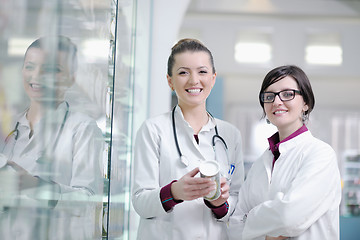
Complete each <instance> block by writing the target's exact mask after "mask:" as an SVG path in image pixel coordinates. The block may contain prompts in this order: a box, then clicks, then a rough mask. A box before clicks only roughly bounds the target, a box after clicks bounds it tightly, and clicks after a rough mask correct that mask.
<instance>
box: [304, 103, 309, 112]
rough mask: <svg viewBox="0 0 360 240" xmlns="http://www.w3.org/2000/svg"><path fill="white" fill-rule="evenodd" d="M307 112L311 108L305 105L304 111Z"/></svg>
mask: <svg viewBox="0 0 360 240" xmlns="http://www.w3.org/2000/svg"><path fill="white" fill-rule="evenodd" d="M307 110H309V106H308V105H307V104H305V105H304V107H303V111H304V112H306V111H307Z"/></svg>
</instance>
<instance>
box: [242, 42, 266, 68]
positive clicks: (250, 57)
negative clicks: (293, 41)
mask: <svg viewBox="0 0 360 240" xmlns="http://www.w3.org/2000/svg"><path fill="white" fill-rule="evenodd" d="M235 60H236V61H237V62H239V63H266V62H269V61H270V60H271V46H270V45H269V44H267V43H256V42H239V43H237V44H236V45H235Z"/></svg>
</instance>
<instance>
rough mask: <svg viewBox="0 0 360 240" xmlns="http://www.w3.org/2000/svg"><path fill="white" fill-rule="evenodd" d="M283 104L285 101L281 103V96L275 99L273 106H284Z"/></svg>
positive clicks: (276, 96)
mask: <svg viewBox="0 0 360 240" xmlns="http://www.w3.org/2000/svg"><path fill="white" fill-rule="evenodd" d="M282 103H283V101H281V99H280V96H279V95H275V99H274V102H273V104H275V105H280V104H282Z"/></svg>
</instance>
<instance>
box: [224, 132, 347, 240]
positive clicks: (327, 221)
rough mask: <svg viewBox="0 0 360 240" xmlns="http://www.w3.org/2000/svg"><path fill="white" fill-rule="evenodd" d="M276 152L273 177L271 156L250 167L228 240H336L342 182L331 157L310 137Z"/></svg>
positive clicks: (283, 145)
mask: <svg viewBox="0 0 360 240" xmlns="http://www.w3.org/2000/svg"><path fill="white" fill-rule="evenodd" d="M279 150H280V153H281V155H280V157H279V158H278V159H277V160H276V162H275V165H274V169H273V172H272V173H271V168H272V160H273V154H272V152H271V150H267V151H265V153H264V154H263V155H262V156H261V157H260V159H258V160H257V161H256V162H255V163H254V164H253V166H252V167H251V169H250V171H249V173H248V176H247V178H246V180H245V182H244V184H243V186H242V189H241V190H240V195H239V201H238V204H237V206H236V210H235V212H234V214H233V216H232V217H231V219H230V224H229V236H230V239H243V240H248V239H265V236H266V235H269V236H280V235H282V236H288V237H291V238H290V239H297V240H318V239H326V240H338V239H339V204H340V200H341V182H340V173H339V169H338V165H337V160H336V155H335V152H334V151H333V149H332V148H331V147H330V146H329V145H328V144H326V143H324V142H322V141H320V140H318V139H316V138H314V137H313V136H312V135H311V133H310V131H307V132H304V133H302V134H300V135H298V136H297V137H295V138H293V139H290V140H289V141H287V142H284V143H281V144H280V147H279ZM245 214H247V217H245ZM241 235H242V238H241Z"/></svg>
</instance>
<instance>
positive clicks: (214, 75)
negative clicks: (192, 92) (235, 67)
mask: <svg viewBox="0 0 360 240" xmlns="http://www.w3.org/2000/svg"><path fill="white" fill-rule="evenodd" d="M211 81H212V83H211V89H212V88H213V87H214V85H215V82H216V73H214V74H213V75H212V80H211Z"/></svg>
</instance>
